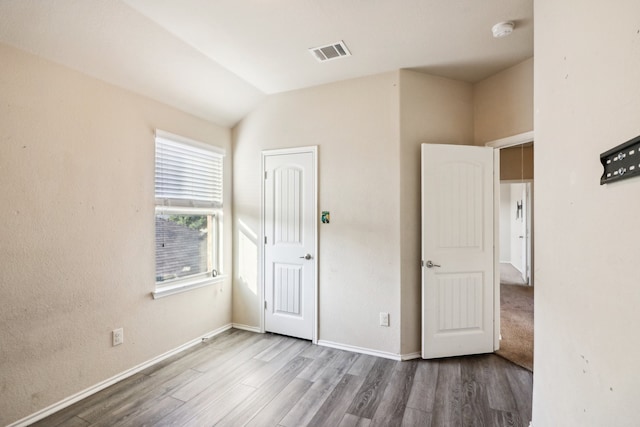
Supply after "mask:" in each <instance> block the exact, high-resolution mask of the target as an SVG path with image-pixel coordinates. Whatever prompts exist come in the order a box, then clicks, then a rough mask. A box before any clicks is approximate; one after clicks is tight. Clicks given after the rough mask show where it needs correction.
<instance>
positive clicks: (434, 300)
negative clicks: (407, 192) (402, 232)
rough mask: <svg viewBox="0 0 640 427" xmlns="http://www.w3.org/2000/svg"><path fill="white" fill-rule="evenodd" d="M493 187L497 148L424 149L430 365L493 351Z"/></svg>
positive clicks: (425, 342)
mask: <svg viewBox="0 0 640 427" xmlns="http://www.w3.org/2000/svg"><path fill="white" fill-rule="evenodd" d="M494 188H499V183H498V182H497V177H494V152H493V149H492V148H488V147H474V146H458V145H439V144H423V145H422V257H423V258H422V259H423V267H422V298H423V301H422V334H423V337H422V357H423V358H425V359H428V358H436V357H448V356H460V355H466V354H478V353H489V352H493V351H494V347H495V346H494V339H495V338H496V334H497V332H496V331H497V329H498V328H497V327H496V323H495V322H494V316H495V310H496V305H497V306H498V308H499V304H496V299H497V298H499V296H498V294H497V293H498V292H499V287H497V286H496V281H495V279H494V277H495V273H494V269H495V268H496V262H495V256H496V252H495V251H494V240H497V239H495V235H494V226H495V224H494V209H495V205H494ZM495 244H496V246H497V245H498V242H497V241H496V243H495ZM498 301H499V299H498ZM496 322H499V320H498V319H496Z"/></svg>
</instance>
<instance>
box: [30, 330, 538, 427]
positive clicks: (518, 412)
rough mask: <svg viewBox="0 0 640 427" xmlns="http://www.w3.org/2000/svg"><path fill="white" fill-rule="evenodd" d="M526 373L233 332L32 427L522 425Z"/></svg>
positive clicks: (527, 412) (464, 360) (488, 362)
mask: <svg viewBox="0 0 640 427" xmlns="http://www.w3.org/2000/svg"><path fill="white" fill-rule="evenodd" d="M531 395H532V374H531V373H530V372H529V371H527V370H525V369H522V368H520V367H518V366H516V365H514V364H512V363H510V362H508V361H506V360H504V359H502V358H500V357H498V356H495V355H491V354H490V355H479V356H468V357H459V358H449V359H439V360H435V361H424V360H411V361H405V362H396V361H392V360H388V359H381V358H377V357H373V356H368V355H363V354H357V353H351V352H347V351H341V350H335V349H331V348H326V347H319V346H315V345H312V344H311V343H310V342H308V341H302V340H297V339H294V338H288V337H282V336H278V335H272V334H254V333H250V332H246V331H241V330H236V329H231V330H229V331H227V332H225V333H223V334H220V335H218V336H217V337H215V338H213V339H211V340H209V341H207V342H204V343H202V344H200V345H198V346H195V347H192V348H191V349H189V350H187V351H185V352H183V353H180V354H179V355H176V356H174V357H172V358H170V359H167V360H165V361H163V362H161V363H159V364H157V365H154V366H152V367H150V368H148V369H146V370H145V371H142V372H140V373H138V374H136V375H133V376H131V377H129V378H127V379H126V380H124V381H121V382H119V383H117V384H115V385H113V386H111V387H109V388H107V389H105V390H103V391H101V392H99V393H96V394H95V395H93V396H90V397H88V398H86V399H84V400H82V401H80V402H78V403H76V404H74V405H73V406H70V407H69V408H66V409H64V410H62V411H60V412H58V413H56V414H53V415H51V416H49V417H48V418H45V419H44V420H41V421H40V422H38V423H36V424H35V425H36V426H47V427H53V426H73V427H76V426H213V425H217V426H234V427H235V426H243V425H247V426H283V427H299V426H330V427H342V426H345V427H346V426H438V427H440V426H442V427H450V426H516V427H517V426H523V427H526V426H528V425H529V419H530V417H531Z"/></svg>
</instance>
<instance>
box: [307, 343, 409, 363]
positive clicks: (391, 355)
mask: <svg viewBox="0 0 640 427" xmlns="http://www.w3.org/2000/svg"><path fill="white" fill-rule="evenodd" d="M318 345H320V346H323V347H331V348H336V349H338V350H346V351H352V352H354V353H361V354H368V355H369V356H376V357H382V358H384V359H391V360H398V361H401V360H409V359H416V358H419V357H421V354H420V353H410V354H397V353H389V352H386V351H380V350H372V349H370V348H363V347H356V346H353V345H347V344H340V343H336V342H332V341H325V340H318Z"/></svg>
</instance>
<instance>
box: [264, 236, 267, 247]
mask: <svg viewBox="0 0 640 427" xmlns="http://www.w3.org/2000/svg"><path fill="white" fill-rule="evenodd" d="M264 244H265V245H266V244H267V236H264Z"/></svg>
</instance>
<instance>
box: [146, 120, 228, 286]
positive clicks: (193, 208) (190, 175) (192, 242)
mask: <svg viewBox="0 0 640 427" xmlns="http://www.w3.org/2000/svg"><path fill="white" fill-rule="evenodd" d="M223 157H224V151H223V150H221V149H218V148H216V147H212V146H209V145H207V144H203V143H199V142H196V141H192V140H189V139H186V138H183V137H180V136H177V135H172V134H170V133H167V132H163V131H160V130H158V131H156V173H155V203H156V215H155V218H156V219H155V227H156V291H155V292H154V293H153V295H154V297H155V298H158V297H160V296H164V295H170V294H173V293H177V292H181V291H183V290H187V289H191V288H196V287H200V286H205V285H208V284H211V283H213V282H214V281H215V278H216V277H218V276H219V274H220V248H221V241H220V240H221V239H220V238H219V236H220V235H221V233H220V226H221V224H220V217H221V215H222V165H223Z"/></svg>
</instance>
